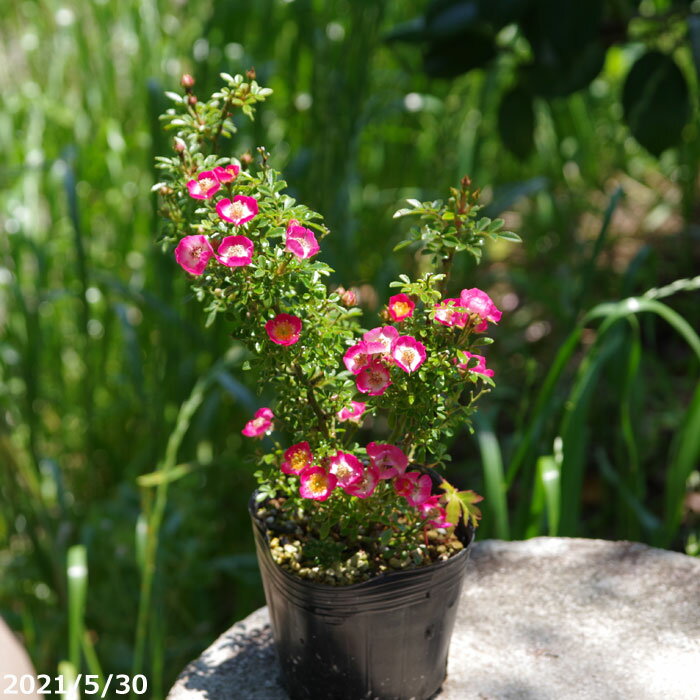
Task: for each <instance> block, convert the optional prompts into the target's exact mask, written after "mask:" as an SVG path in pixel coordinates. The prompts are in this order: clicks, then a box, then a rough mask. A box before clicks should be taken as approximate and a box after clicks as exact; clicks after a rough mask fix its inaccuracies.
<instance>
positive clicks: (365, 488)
mask: <svg viewBox="0 0 700 700" xmlns="http://www.w3.org/2000/svg"><path fill="white" fill-rule="evenodd" d="M378 483H379V471H378V470H377V468H376V467H374V466H372V465H370V466H369V467H366V468H365V470H364V471H363V472H362V476H361V477H360V478H359V479H358V480H357V481H355V482H354V483H352V484H349V485H348V486H346V487H345V492H346V493H349V494H350V495H351V496H357V497H358V498H369V496H371V495H372V494H373V493H374V490H375V489H376V488H377V484H378Z"/></svg>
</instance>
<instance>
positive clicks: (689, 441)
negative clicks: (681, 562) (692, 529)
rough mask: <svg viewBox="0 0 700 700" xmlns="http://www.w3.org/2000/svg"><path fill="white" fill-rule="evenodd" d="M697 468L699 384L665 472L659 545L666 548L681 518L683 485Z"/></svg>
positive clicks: (699, 433)
mask: <svg viewBox="0 0 700 700" xmlns="http://www.w3.org/2000/svg"><path fill="white" fill-rule="evenodd" d="M698 465H700V383H698V384H697V385H696V387H695V392H694V394H693V398H692V400H691V402H690V406H689V407H688V412H687V413H686V416H685V421H684V422H683V425H682V427H681V429H680V430H679V431H678V434H677V435H676V438H675V440H674V443H673V445H672V450H671V460H670V463H669V466H668V469H667V470H666V485H665V493H664V520H665V528H664V534H663V539H662V540H661V541H660V542H659V544H661V545H663V546H666V547H667V546H669V545H670V544H671V542H672V540H673V537H674V535H675V533H676V532H677V530H678V526H679V525H680V522H681V518H682V517H683V503H684V500H685V494H686V483H687V481H688V477H689V476H690V474H691V472H692V471H693V470H694V469H698Z"/></svg>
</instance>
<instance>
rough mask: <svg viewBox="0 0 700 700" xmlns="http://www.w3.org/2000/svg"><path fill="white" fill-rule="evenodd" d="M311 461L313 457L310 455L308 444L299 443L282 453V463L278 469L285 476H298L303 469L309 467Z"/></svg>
mask: <svg viewBox="0 0 700 700" xmlns="http://www.w3.org/2000/svg"><path fill="white" fill-rule="evenodd" d="M313 461H314V456H313V454H312V453H311V447H310V445H309V443H308V442H299V443H297V444H296V445H292V446H291V447H289V448H288V449H286V450H285V451H284V461H283V462H282V464H281V465H280V469H281V470H282V471H283V472H284V473H285V474H292V475H293V476H299V474H300V473H301V472H302V471H303V470H304V469H306V468H307V467H310V466H311V463H312V462H313Z"/></svg>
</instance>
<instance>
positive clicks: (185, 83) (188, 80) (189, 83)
mask: <svg viewBox="0 0 700 700" xmlns="http://www.w3.org/2000/svg"><path fill="white" fill-rule="evenodd" d="M180 85H182V87H184V88H185V90H190V89H191V88H193V87H194V78H193V77H192V76H191V75H190V74H189V73H184V74H183V75H182V78H180Z"/></svg>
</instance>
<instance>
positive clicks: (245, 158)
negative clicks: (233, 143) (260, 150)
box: [238, 152, 253, 168]
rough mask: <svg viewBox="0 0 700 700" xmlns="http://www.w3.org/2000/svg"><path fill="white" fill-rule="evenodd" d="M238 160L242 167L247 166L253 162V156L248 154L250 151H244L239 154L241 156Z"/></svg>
mask: <svg viewBox="0 0 700 700" xmlns="http://www.w3.org/2000/svg"><path fill="white" fill-rule="evenodd" d="M238 160H240V161H241V165H242V166H243V167H244V168H247V167H248V166H249V165H250V164H251V163H252V162H253V156H252V155H250V153H248V152H246V153H243V154H241V157H240V158H239V159H238Z"/></svg>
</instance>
